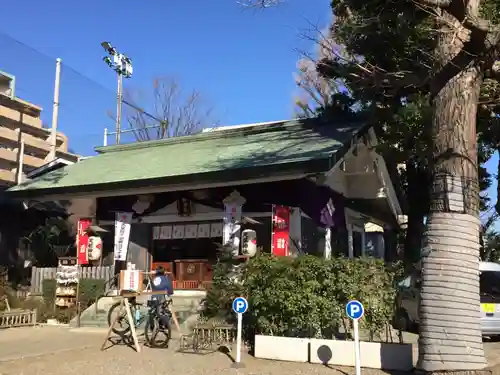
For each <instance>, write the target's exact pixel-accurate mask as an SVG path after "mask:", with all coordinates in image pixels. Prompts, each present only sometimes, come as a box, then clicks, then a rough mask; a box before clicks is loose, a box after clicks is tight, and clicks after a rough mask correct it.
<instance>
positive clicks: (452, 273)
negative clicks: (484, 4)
mask: <svg viewBox="0 0 500 375" xmlns="http://www.w3.org/2000/svg"><path fill="white" fill-rule="evenodd" d="M471 3H472V4H471ZM474 5H475V8H473V9H472V14H477V5H478V0H471V1H470V2H469V6H473V7H474ZM443 17H444V18H445V20H446V21H447V22H448V24H449V25H454V26H455V27H460V24H459V23H458V21H457V20H456V19H454V18H453V17H451V16H449V15H447V14H446V13H445V12H443ZM443 23H444V22H443ZM455 30H456V29H455ZM441 31H442V32H441V33H440V36H439V38H438V47H437V49H436V56H437V59H438V67H437V69H440V68H442V67H443V66H444V65H445V64H446V63H447V62H449V61H450V60H451V59H452V58H453V57H454V56H456V55H457V54H458V53H459V51H460V50H461V48H462V47H463V43H462V42H461V41H460V40H461V39H462V38H461V36H459V35H457V33H456V32H455V31H453V30H452V29H451V28H450V27H449V26H447V25H445V26H442V30H441ZM481 83H482V75H481V72H480V70H479V69H478V68H477V67H476V66H474V65H473V64H470V65H469V66H467V67H466V68H465V69H463V70H462V71H460V72H459V73H458V74H456V75H455V76H454V77H453V78H451V79H450V80H448V81H447V83H446V84H445V85H444V86H443V87H440V88H437V89H436V88H435V91H437V94H436V96H435V98H434V100H433V111H434V115H433V121H432V140H433V181H432V190H431V200H430V203H431V204H430V215H429V219H428V222H427V229H426V232H425V234H424V254H423V255H424V257H423V259H422V293H421V303H420V337H419V341H418V346H419V358H418V363H417V368H418V369H420V370H424V371H459V370H478V369H483V368H485V367H486V363H485V357H484V351H483V343H482V340H481V327H480V318H479V316H480V303H479V218H478V213H479V212H478V211H479V184H478V172H477V167H478V166H477V146H476V111H477V102H478V98H479V90H480V86H481Z"/></svg>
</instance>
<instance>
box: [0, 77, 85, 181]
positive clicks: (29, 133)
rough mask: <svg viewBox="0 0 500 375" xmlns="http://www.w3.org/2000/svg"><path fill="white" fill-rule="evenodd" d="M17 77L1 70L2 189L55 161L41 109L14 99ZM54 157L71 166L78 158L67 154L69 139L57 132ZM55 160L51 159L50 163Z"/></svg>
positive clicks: (0, 149) (0, 177)
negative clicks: (41, 116)
mask: <svg viewBox="0 0 500 375" xmlns="http://www.w3.org/2000/svg"><path fill="white" fill-rule="evenodd" d="M15 83H16V80H15V77H14V76H12V75H10V74H8V73H4V72H1V71H0V189H3V188H7V187H9V186H12V185H15V184H17V183H19V182H20V181H23V180H24V179H25V178H26V175H28V174H29V173H30V172H32V171H34V170H35V169H38V168H40V167H42V166H43V165H46V164H47V163H49V162H51V161H52V160H53V158H52V155H51V147H52V146H51V142H50V128H46V127H44V126H43V124H42V120H41V118H40V114H41V112H42V108H40V107H38V106H36V105H35V104H32V103H29V102H27V101H25V100H22V99H20V98H18V97H16V96H15ZM55 158H58V159H60V160H62V161H64V162H66V163H68V164H71V163H74V162H77V161H78V158H79V156H78V155H75V154H72V153H70V152H68V139H67V137H66V136H65V135H64V134H63V133H61V132H57V136H56V144H55ZM51 159H52V160H51Z"/></svg>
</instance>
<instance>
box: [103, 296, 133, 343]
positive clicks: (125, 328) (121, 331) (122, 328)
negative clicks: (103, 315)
mask: <svg viewBox="0 0 500 375" xmlns="http://www.w3.org/2000/svg"><path fill="white" fill-rule="evenodd" d="M119 310H120V302H117V303H115V304H114V305H112V306H111V308H110V309H109V311H108V326H111V324H113V321H114V320H115V318H116V315H117V314H118V312H119ZM135 310H136V307H135V305H132V304H131V305H130V312H131V313H132V317H135ZM112 331H113V332H114V333H115V334H116V335H120V336H122V335H125V334H127V333H128V332H129V331H130V324H129V322H128V319H127V313H126V312H125V311H122V312H121V314H120V316H119V317H118V320H117V321H116V323H115V326H114V327H113V329H112Z"/></svg>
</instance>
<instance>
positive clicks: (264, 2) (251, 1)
mask: <svg viewBox="0 0 500 375" xmlns="http://www.w3.org/2000/svg"><path fill="white" fill-rule="evenodd" d="M285 1H286V0H240V1H237V3H238V4H240V5H241V6H243V7H246V8H257V9H265V8H272V7H275V6H278V5H279V4H281V3H284V2H285Z"/></svg>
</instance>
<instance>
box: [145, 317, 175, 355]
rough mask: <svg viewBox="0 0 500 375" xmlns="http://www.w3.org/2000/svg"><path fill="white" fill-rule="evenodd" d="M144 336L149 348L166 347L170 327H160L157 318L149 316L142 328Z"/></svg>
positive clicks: (169, 336) (168, 340)
mask: <svg viewBox="0 0 500 375" xmlns="http://www.w3.org/2000/svg"><path fill="white" fill-rule="evenodd" d="M144 337H145V338H146V342H147V343H148V344H149V346H150V347H151V348H168V344H169V343H170V338H171V330H170V327H160V323H159V322H158V318H157V317H156V316H151V317H149V319H148V322H147V323H146V327H145V328H144Z"/></svg>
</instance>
